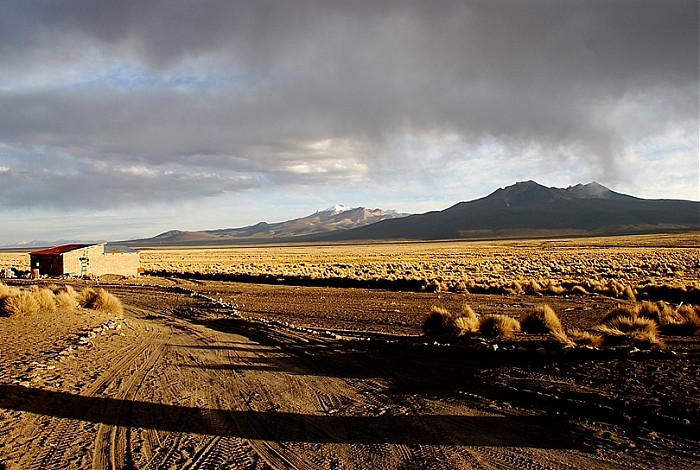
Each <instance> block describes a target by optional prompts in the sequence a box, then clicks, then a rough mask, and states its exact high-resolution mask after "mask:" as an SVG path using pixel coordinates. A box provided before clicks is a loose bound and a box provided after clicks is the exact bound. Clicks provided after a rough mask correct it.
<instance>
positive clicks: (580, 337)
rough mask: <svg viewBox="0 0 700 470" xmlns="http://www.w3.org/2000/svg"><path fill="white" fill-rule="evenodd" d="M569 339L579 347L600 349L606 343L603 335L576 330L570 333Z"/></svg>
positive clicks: (573, 329)
mask: <svg viewBox="0 0 700 470" xmlns="http://www.w3.org/2000/svg"><path fill="white" fill-rule="evenodd" d="M568 339H569V340H570V341H572V342H573V343H574V344H576V345H577V346H590V347H592V348H600V347H601V346H603V342H604V338H603V336H602V335H600V334H597V333H591V332H590V331H584V330H579V329H576V328H572V329H571V330H569V331H568Z"/></svg>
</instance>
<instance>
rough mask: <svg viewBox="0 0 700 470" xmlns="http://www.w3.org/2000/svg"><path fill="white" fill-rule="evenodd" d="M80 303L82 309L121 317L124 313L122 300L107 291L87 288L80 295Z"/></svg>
mask: <svg viewBox="0 0 700 470" xmlns="http://www.w3.org/2000/svg"><path fill="white" fill-rule="evenodd" d="M78 303H79V304H80V306H81V307H84V308H89V309H92V310H98V311H100V312H106V313H110V314H112V315H117V316H120V315H122V314H123V313H124V307H123V306H122V302H121V300H119V299H118V298H117V297H115V296H114V295H112V294H110V293H109V292H107V291H106V290H104V289H102V288H100V289H97V290H95V289H92V288H89V287H87V288H85V289H83V290H82V291H81V292H80V294H79V295H78Z"/></svg>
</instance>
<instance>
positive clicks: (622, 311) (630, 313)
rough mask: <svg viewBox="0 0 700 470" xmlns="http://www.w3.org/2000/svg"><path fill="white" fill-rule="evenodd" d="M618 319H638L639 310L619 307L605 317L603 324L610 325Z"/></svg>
mask: <svg viewBox="0 0 700 470" xmlns="http://www.w3.org/2000/svg"><path fill="white" fill-rule="evenodd" d="M617 317H628V318H636V317H637V309H636V308H635V307H631V306H623V305H618V306H617V307H615V308H614V309H612V310H610V311H609V312H608V313H606V314H605V315H604V316H603V323H604V324H605V323H608V322H610V321H611V320H613V319H615V318H617Z"/></svg>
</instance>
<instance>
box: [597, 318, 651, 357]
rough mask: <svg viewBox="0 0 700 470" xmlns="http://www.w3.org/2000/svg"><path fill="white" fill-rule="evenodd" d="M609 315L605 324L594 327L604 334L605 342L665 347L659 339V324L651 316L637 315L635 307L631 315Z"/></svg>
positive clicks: (642, 346)
mask: <svg viewBox="0 0 700 470" xmlns="http://www.w3.org/2000/svg"><path fill="white" fill-rule="evenodd" d="M615 310H618V309H615ZM607 317H608V319H607V320H606V321H605V322H604V323H603V324H601V325H598V326H596V327H595V328H594V329H595V331H597V332H598V333H601V334H602V335H603V337H604V341H605V343H608V344H622V343H631V344H632V345H633V346H637V347H641V348H652V347H653V348H661V347H664V344H663V342H662V341H661V340H660V339H659V326H658V324H657V323H656V322H655V321H654V320H652V319H651V318H644V317H639V316H637V311H636V310H635V309H633V310H632V314H631V315H626V314H620V315H617V316H613V317H612V318H610V316H609V315H608V316H607Z"/></svg>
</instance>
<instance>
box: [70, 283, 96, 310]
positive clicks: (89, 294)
mask: <svg viewBox="0 0 700 470" xmlns="http://www.w3.org/2000/svg"><path fill="white" fill-rule="evenodd" d="M96 295H97V291H95V289H93V288H92V287H84V288H83V289H82V290H81V291H80V292H77V293H76V295H75V300H76V301H77V302H78V305H80V306H81V307H83V308H90V305H91V304H92V301H93V299H94V298H95V296H96Z"/></svg>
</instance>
